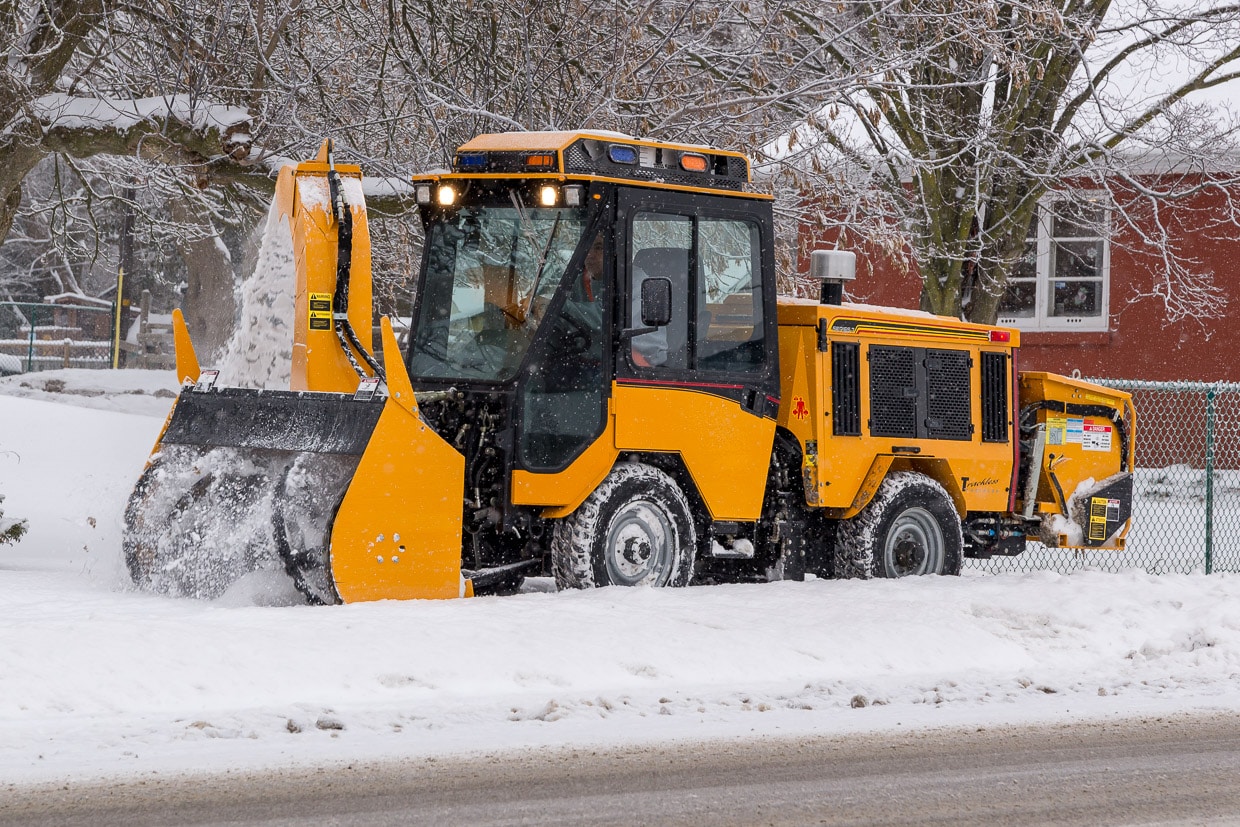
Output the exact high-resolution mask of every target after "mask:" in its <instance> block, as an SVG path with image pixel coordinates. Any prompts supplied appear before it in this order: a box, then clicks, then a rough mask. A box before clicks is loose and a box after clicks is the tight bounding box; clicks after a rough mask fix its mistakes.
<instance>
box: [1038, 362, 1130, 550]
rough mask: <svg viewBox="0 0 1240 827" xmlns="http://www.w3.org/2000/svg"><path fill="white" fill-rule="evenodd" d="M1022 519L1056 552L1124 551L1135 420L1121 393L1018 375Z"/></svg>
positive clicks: (1061, 378)
mask: <svg viewBox="0 0 1240 827" xmlns="http://www.w3.org/2000/svg"><path fill="white" fill-rule="evenodd" d="M1020 402H1021V413H1020V429H1021V452H1022V459H1021V479H1022V480H1023V486H1024V491H1023V495H1024V496H1023V502H1024V506H1025V517H1026V518H1029V519H1032V518H1035V517H1038V518H1040V524H1041V530H1040V532H1039V535H1040V539H1041V540H1042V542H1043V543H1045V544H1046V545H1048V546H1052V547H1059V548H1113V549H1122V548H1123V547H1124V540H1125V537H1126V535H1127V534H1128V528H1129V525H1130V521H1131V520H1130V518H1131V515H1132V469H1133V463H1134V459H1135V450H1136V447H1135V445H1134V444H1133V440H1132V433H1133V429H1134V427H1135V425H1136V421H1135V420H1136V414H1135V411H1134V410H1133V406H1132V396H1131V395H1130V394H1128V393H1125V392H1123V391H1117V390H1112V389H1109V388H1103V387H1099V386H1098V385H1095V384H1092V383H1088V382H1082V381H1078V380H1075V379H1071V378H1069V377H1066V376H1059V375H1056V374H1052V373H1041V372H1028V373H1022V374H1021V375H1020Z"/></svg>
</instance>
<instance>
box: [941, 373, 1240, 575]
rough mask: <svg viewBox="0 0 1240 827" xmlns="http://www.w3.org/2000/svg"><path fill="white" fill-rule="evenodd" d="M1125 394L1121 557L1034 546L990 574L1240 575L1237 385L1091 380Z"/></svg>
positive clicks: (978, 565) (998, 562) (974, 563)
mask: <svg viewBox="0 0 1240 827" xmlns="http://www.w3.org/2000/svg"><path fill="white" fill-rule="evenodd" d="M1090 381H1093V382H1097V383H1098V384H1100V385H1106V386H1107V387H1110V388H1116V389H1118V390H1123V391H1128V392H1129V393H1131V394H1132V402H1133V406H1134V407H1135V408H1136V412H1137V424H1136V429H1135V430H1136V442H1137V458H1136V470H1135V472H1134V473H1133V483H1134V485H1133V506H1132V530H1131V531H1130V532H1129V533H1128V542H1127V545H1126V547H1125V548H1124V549H1123V550H1097V551H1095V550H1090V551H1083V552H1082V551H1070V550H1064V549H1055V548H1047V547H1046V546H1044V545H1042V544H1041V543H1030V544H1029V546H1028V548H1027V550H1026V551H1025V552H1024V553H1023V554H1021V555H1019V556H1017V557H1006V558H1000V557H995V558H992V559H990V560H969V561H967V562H966V563H965V566H966V567H967V568H972V569H977V570H982V571H987V572H1006V571H1021V572H1023V571H1039V570H1045V571H1058V572H1065V573H1066V572H1071V571H1076V570H1079V569H1086V568H1088V569H1100V570H1104V571H1120V570H1123V569H1133V568H1137V569H1144V570H1145V571H1147V572H1150V573H1151V574H1163V573H1168V572H1180V573H1187V572H1194V571H1202V572H1205V573H1207V574H1209V573H1211V572H1216V571H1240V507H1238V506H1240V383H1234V382H1220V383H1203V382H1141V381H1129V380H1120V379H1093V380H1090Z"/></svg>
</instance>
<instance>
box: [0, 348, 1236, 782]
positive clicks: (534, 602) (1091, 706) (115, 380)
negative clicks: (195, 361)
mask: <svg viewBox="0 0 1240 827" xmlns="http://www.w3.org/2000/svg"><path fill="white" fill-rule="evenodd" d="M174 391H175V387H174V385H173V383H172V381H171V376H170V374H156V373H145V372H140V371H124V372H116V373H113V372H106V371H58V372H55V373H45V374H36V375H34V376H25V377H23V376H16V377H9V378H6V379H0V494H4V495H5V496H6V497H7V499H6V500H5V502H4V505H3V506H2V507H3V509H4V510H5V512H6V517H9V518H13V517H20V518H26V519H27V520H28V521H29V534H28V535H27V536H26V538H25V539H24V540H23V541H22V542H21V543H20V544H19V545H17V546H15V547H0V732H2V733H3V737H2V738H0V781H7V782H19V783H20V782H35V781H50V780H57V779H85V778H93V777H107V776H115V775H133V774H145V773H151V772H170V771H178V770H225V769H232V770H236V769H238V768H247V767H261V766H270V765H275V764H293V763H301V764H310V763H324V762H333V761H348V760H353V759H359V758H385V757H395V756H424V755H442V754H449V753H460V752H474V751H485V750H498V749H509V748H537V747H539V746H541V745H547V744H565V743H572V744H580V745H591V744H616V743H633V742H642V741H654V740H664V739H712V738H718V737H750V736H751V735H754V734H758V735H762V734H790V733H846V732H854V731H874V730H896V729H900V728H911V727H931V726H964V725H969V726H985V725H992V724H998V723H1007V722H1011V723H1018V722H1032V721H1045V720H1064V719H1074V718H1076V719H1080V718H1099V717H1111V716H1127V715H1137V714H1166V713H1168V712H1172V711H1176V710H1198V711H1200V710H1219V711H1225V712H1228V713H1232V714H1234V713H1235V712H1237V711H1240V577H1237V576H1233V575H1214V576H1210V577H1206V576H1202V575H1182V574H1169V575H1162V576H1152V575H1147V574H1144V573H1140V572H1122V573H1118V574H1108V573H1102V572H1096V571H1086V572H1081V573H1077V574H1073V575H1071V576H1063V575H1057V574H1050V573H1036V574H1024V575H1017V574H1003V575H997V576H987V575H983V574H981V573H979V572H973V573H971V574H967V575H966V576H963V577H959V578H921V579H916V580H905V581H897V582H885V581H871V582H857V581H851V582H827V581H809V582H805V583H777V584H768V585H738V586H717V587H708V588H692V589H684V590H622V589H605V590H599V591H590V592H575V593H566V594H556V593H554V591H552V588H551V586H550V585H549V584H548V583H547V582H546V581H542V580H539V581H535V582H533V583H532V584H531V586H530V587H529V590H528V591H527V593H525V594H521V595H517V596H513V597H500V598H478V599H474V600H460V601H447V602H407V603H379V604H368V605H352V606H339V607H320V608H313V607H307V606H300V605H295V603H296V600H295V595H294V593H292V591H291V589H290V588H289V586H288V584H287V583H285V582H281V581H280V580H279V579H276V578H272V577H268V578H267V579H262V578H255V579H253V580H251V581H248V582H244V583H241V584H238V587H237V588H235V589H234V590H233V591H231V592H230V593H229V594H227V595H225V596H224V597H223V598H221V599H220V600H218V601H215V602H213V603H202V602H195V601H188V600H173V599H167V598H163V597H156V596H152V595H147V594H141V593H137V592H134V591H132V590H131V589H130V588H129V587H128V578H127V576H126V574H125V572H124V565H123V563H122V561H121V556H120V534H121V512H122V509H123V507H124V503H125V500H126V498H127V496H128V493H129V489H130V486H131V485H132V484H133V482H134V480H135V479H136V478H137V476H138V473H139V472H140V470H141V468H142V465H143V462H144V461H145V458H146V455H147V453H148V452H149V450H150V447H151V445H152V444H153V442H154V440H155V438H156V436H157V434H158V432H159V428H160V426H161V424H162V416H163V414H164V413H165V412H166V410H167V408H168V406H169V402H170V399H169V398H168V396H169V395H170V394H171V393H173V392H174Z"/></svg>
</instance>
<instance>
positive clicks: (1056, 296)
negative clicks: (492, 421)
mask: <svg viewBox="0 0 1240 827" xmlns="http://www.w3.org/2000/svg"><path fill="white" fill-rule="evenodd" d="M1109 229H1110V225H1109V213H1108V212H1107V209H1106V207H1105V206H1104V202H1103V200H1102V198H1101V197H1100V196H1099V197H1096V198H1094V197H1091V196H1090V194H1088V193H1085V194H1084V197H1083V198H1078V199H1074V200H1071V201H1068V200H1064V199H1055V200H1047V201H1044V202H1043V203H1042V204H1041V205H1040V206H1039V207H1038V217H1037V220H1036V221H1034V222H1033V226H1032V227H1031V228H1030V231H1029V238H1028V240H1027V243H1026V246H1025V255H1024V257H1023V258H1022V259H1021V260H1020V261H1019V262H1017V264H1016V267H1015V268H1014V269H1013V270H1012V274H1011V276H1010V277H1009V278H1008V285H1007V291H1006V292H1005V293H1004V295H1003V299H1002V300H1001V301H1000V303H999V318H998V323H999V324H1001V325H1007V326H1008V327H1015V328H1017V329H1018V330H1049V331H1063V330H1083V331H1105V330H1107V322H1108V308H1109V303H1110V286H1111V285H1110V282H1111V278H1110V276H1111V244H1110V241H1109V234H1110V233H1109Z"/></svg>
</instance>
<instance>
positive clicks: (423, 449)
mask: <svg viewBox="0 0 1240 827" xmlns="http://www.w3.org/2000/svg"><path fill="white" fill-rule="evenodd" d="M382 324H383V337H384V354H385V359H384V370H385V372H386V373H387V375H388V387H389V390H390V391H391V396H390V397H389V398H388V401H387V403H386V404H385V406H384V408H383V413H382V414H381V415H380V417H379V424H378V425H377V426H376V427H375V431H374V434H372V435H371V438H370V442H369V443H368V444H367V446H366V451H365V453H363V454H362V459H361V462H360V463H359V465H358V467H357V472H356V473H355V474H354V476H353V481H352V482H351V483H350V484H349V488H348V490H347V491H346V492H345V495H344V500H343V501H342V502H341V504H340V510H339V511H338V512H337V514H336V519H335V521H334V522H333V525H332V532H331V551H330V557H329V561H330V566H331V573H332V579H333V580H334V581H335V585H336V592H337V593H338V594H339V595H340V599H341V600H343V601H344V602H345V603H353V602H357V601H362V600H387V599H395V600H405V599H410V598H445V597H464V596H466V593H467V588H466V587H467V584H466V582H465V581H464V580H463V579H462V578H461V505H462V492H463V491H464V490H465V458H464V457H463V456H461V454H460V453H458V452H457V451H456V450H455V449H454V448H453V447H452V446H451V445H449V444H448V443H447V442H445V441H444V440H443V439H442V438H441V437H440V436H439V435H438V434H437V433H435V432H434V431H433V430H431V429H430V428H429V427H427V426H426V424H425V423H423V422H422V420H421V418H420V417H419V416H418V412H417V402H416V400H415V399H414V396H413V388H412V387H411V385H410V383H409V376H408V374H407V373H406V372H405V368H404V365H403V364H401V361H400V356H399V353H400V351H399V348H398V347H397V344H396V337H395V336H393V335H392V327H391V322H390V321H388V320H387V319H386V318H385V319H383V322H382Z"/></svg>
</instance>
